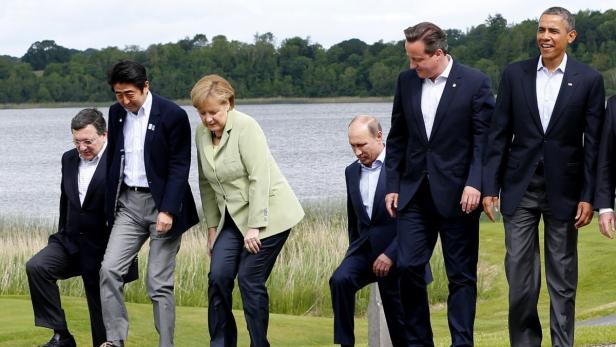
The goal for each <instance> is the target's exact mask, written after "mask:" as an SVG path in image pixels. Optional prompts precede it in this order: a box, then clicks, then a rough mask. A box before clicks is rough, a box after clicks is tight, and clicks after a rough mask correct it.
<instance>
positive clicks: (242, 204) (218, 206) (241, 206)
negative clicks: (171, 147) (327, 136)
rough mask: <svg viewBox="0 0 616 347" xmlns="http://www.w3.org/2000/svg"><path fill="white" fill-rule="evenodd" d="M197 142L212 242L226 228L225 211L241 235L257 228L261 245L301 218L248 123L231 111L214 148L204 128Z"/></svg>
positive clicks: (290, 193) (247, 118)
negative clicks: (261, 241) (214, 235)
mask: <svg viewBox="0 0 616 347" xmlns="http://www.w3.org/2000/svg"><path fill="white" fill-rule="evenodd" d="M195 142H196V144H197V158H198V162H199V188H200V189H199V190H200V193H201V203H202V206H203V214H204V216H205V222H206V224H207V226H208V228H212V227H216V236H218V233H220V231H221V230H222V226H223V224H224V216H225V208H226V209H227V210H228V211H229V215H231V218H232V219H233V221H234V222H235V224H236V225H237V227H238V228H239V229H240V231H241V232H242V234H244V235H245V234H246V232H247V230H248V229H250V228H257V229H259V230H260V232H259V238H260V239H264V238H266V237H268V236H272V235H275V234H278V233H280V232H283V231H286V230H288V229H290V228H292V227H293V226H295V225H296V224H297V223H299V221H300V220H301V219H302V218H303V217H304V210H303V209H302V206H301V205H300V203H299V201H298V200H297V197H296V196H295V194H294V193H293V190H291V187H290V186H289V183H288V182H287V180H286V179H285V178H284V176H283V175H282V173H281V172H280V169H279V168H278V165H276V162H275V161H274V158H273V157H272V155H271V153H270V150H269V147H268V146H267V140H266V139H265V134H264V133H263V130H261V127H260V126H259V124H258V123H257V121H255V120H254V119H253V118H252V117H250V116H248V115H246V114H244V113H241V112H238V111H236V110H235V109H233V110H230V111H229V113H228V115H227V122H226V124H225V129H224V131H223V134H222V138H221V139H220V143H219V144H218V145H217V146H216V147H214V146H213V144H212V134H211V132H210V131H209V130H208V129H207V128H206V127H205V126H204V125H203V124H200V125H199V127H198V128H197V133H196V138H195Z"/></svg>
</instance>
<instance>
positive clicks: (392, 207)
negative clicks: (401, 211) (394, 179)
mask: <svg viewBox="0 0 616 347" xmlns="http://www.w3.org/2000/svg"><path fill="white" fill-rule="evenodd" d="M385 209H387V213H389V216H390V217H391V218H396V211H397V210H398V193H389V194H387V195H385Z"/></svg>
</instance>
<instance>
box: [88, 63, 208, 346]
mask: <svg viewBox="0 0 616 347" xmlns="http://www.w3.org/2000/svg"><path fill="white" fill-rule="evenodd" d="M108 82H109V85H110V86H111V88H112V90H113V92H114V93H115V96H116V99H117V101H118V102H117V103H115V104H114V105H112V106H111V107H110V108H109V143H108V148H107V151H108V152H109V154H108V155H109V157H108V161H107V217H108V220H109V225H112V226H113V227H112V230H111V236H110V238H109V244H108V246H107V251H106V252H105V258H104V259H103V263H102V266H101V271H100V277H101V300H102V303H103V318H104V321H105V328H106V329H107V340H108V342H107V343H106V344H105V346H123V345H124V341H125V340H126V337H127V336H128V314H127V312H126V307H125V305H124V293H123V291H122V289H121V286H120V280H121V277H122V276H123V275H124V274H125V273H126V271H128V268H129V264H130V263H131V261H132V260H133V259H134V258H135V256H136V255H137V253H138V252H139V250H140V249H141V246H142V245H143V244H144V243H145V241H146V240H148V239H149V240H150V243H149V246H150V250H149V254H148V268H147V280H146V283H147V291H148V296H149V297H150V299H151V300H152V305H153V313H154V324H155V327H156V330H157V331H158V333H159V346H165V347H168V346H173V337H174V330H175V297H174V294H173V288H174V277H175V275H174V274H175V258H176V254H177V252H178V251H179V249H180V240H181V235H182V233H183V232H185V231H186V230H188V229H189V228H190V227H192V226H193V225H195V224H197V223H198V222H199V216H198V215H197V210H196V208H195V201H194V200H193V196H192V193H191V190H190V186H189V185H188V174H189V170H190V159H191V157H190V148H191V141H190V139H191V137H192V134H191V132H190V123H189V121H188V116H187V114H186V111H184V110H183V109H182V108H180V107H179V106H178V105H176V104H174V103H173V102H171V101H169V100H166V99H164V98H162V97H160V96H158V95H154V94H153V93H151V92H150V90H149V82H148V78H147V73H146V69H145V67H143V66H142V65H140V64H138V63H135V62H131V61H123V62H120V63H118V64H116V65H115V66H114V67H113V68H112V69H111V71H110V72H109V81H108Z"/></svg>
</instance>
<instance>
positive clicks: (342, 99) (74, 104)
mask: <svg viewBox="0 0 616 347" xmlns="http://www.w3.org/2000/svg"><path fill="white" fill-rule="evenodd" d="M392 101H393V96H366V97H361V96H337V97H327V98H304V97H272V98H245V99H238V100H236V103H237V104H238V105H268V104H333V103H370V102H392ZM113 102H114V101H113V100H109V101H108V102H105V101H94V102H91V101H71V102H28V103H23V104H13V103H8V104H0V109H2V110H8V109H29V108H80V107H99V108H104V107H109V106H110V105H111V104H112V103H113ZM176 102H177V103H178V104H179V105H183V106H190V105H192V104H191V102H190V100H189V99H181V100H176Z"/></svg>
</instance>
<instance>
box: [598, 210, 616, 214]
mask: <svg viewBox="0 0 616 347" xmlns="http://www.w3.org/2000/svg"><path fill="white" fill-rule="evenodd" d="M608 212H614V210H613V209H611V208H600V209H599V215H602V214H604V213H608Z"/></svg>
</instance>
